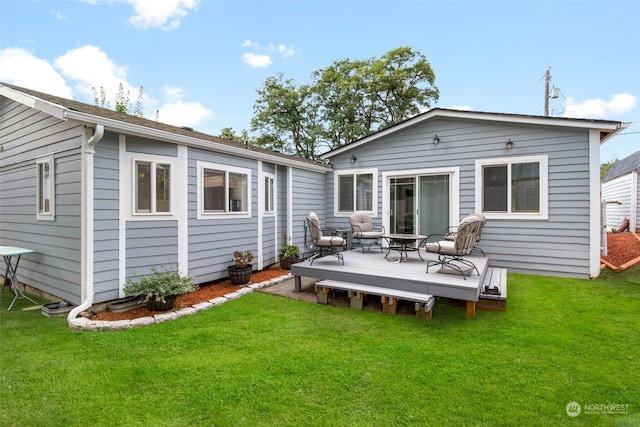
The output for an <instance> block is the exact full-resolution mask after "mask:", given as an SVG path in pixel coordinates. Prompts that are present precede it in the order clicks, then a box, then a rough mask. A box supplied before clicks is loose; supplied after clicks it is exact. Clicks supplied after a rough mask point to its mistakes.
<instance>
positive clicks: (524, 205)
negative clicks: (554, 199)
mask: <svg viewBox="0 0 640 427" xmlns="http://www.w3.org/2000/svg"><path fill="white" fill-rule="evenodd" d="M511 211H512V212H540V167H539V163H538V162H534V163H516V164H513V165H511Z"/></svg>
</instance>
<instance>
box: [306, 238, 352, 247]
mask: <svg viewBox="0 0 640 427" xmlns="http://www.w3.org/2000/svg"><path fill="white" fill-rule="evenodd" d="M313 243H314V244H315V245H316V246H320V247H331V246H344V245H345V244H346V243H347V242H346V241H345V240H344V239H343V238H342V237H338V236H322V237H320V238H319V239H318V240H316V241H315V242H313Z"/></svg>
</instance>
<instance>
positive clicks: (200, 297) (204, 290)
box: [91, 268, 291, 321]
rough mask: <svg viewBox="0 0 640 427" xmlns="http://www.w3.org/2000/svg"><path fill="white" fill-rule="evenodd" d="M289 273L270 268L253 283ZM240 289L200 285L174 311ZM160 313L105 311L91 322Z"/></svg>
mask: <svg viewBox="0 0 640 427" xmlns="http://www.w3.org/2000/svg"><path fill="white" fill-rule="evenodd" d="M289 273H291V272H290V271H288V270H282V269H280V268H269V269H266V270H262V271H258V272H256V273H253V274H251V283H260V282H264V281H266V280H271V279H274V278H276V277H280V276H284V275H287V274H289ZM240 288H242V286H236V285H232V284H231V281H229V280H228V279H227V280H219V281H216V282H212V283H207V284H204V285H200V288H199V289H198V290H197V291H195V292H191V293H188V294H185V295H180V296H179V297H178V298H176V302H175V305H174V306H173V310H174V311H175V310H180V309H181V308H185V307H191V306H192V305H194V304H198V303H200V302H204V301H209V300H212V299H214V298H217V297H221V296H223V295H226V294H230V293H232V292H235V291H237V290H238V289H240ZM158 313H161V312H159V311H151V310H149V309H148V308H147V307H146V306H145V307H141V308H136V309H134V310H129V311H125V312H123V313H113V312H111V311H108V310H105V311H100V312H98V313H96V316H95V317H92V318H91V320H106V321H114V320H130V319H137V318H139V317H146V316H154V315H156V314H158Z"/></svg>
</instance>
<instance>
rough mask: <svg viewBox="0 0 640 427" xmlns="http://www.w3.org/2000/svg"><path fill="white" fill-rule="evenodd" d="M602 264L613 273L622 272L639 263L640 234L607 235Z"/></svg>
mask: <svg viewBox="0 0 640 427" xmlns="http://www.w3.org/2000/svg"><path fill="white" fill-rule="evenodd" d="M601 260H602V262H603V263H604V264H605V265H606V266H607V267H609V268H611V269H612V270H614V271H617V270H624V269H625V268H628V267H631V266H632V265H635V264H637V263H639V262H640V234H638V233H635V234H634V233H609V234H607V256H606V257H602V258H601Z"/></svg>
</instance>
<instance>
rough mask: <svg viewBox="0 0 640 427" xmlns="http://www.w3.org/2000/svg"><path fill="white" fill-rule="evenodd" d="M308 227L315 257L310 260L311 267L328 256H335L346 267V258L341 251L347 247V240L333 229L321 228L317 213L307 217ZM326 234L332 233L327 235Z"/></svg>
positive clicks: (312, 256)
mask: <svg viewBox="0 0 640 427" xmlns="http://www.w3.org/2000/svg"><path fill="white" fill-rule="evenodd" d="M307 225H308V230H309V234H310V236H311V249H312V251H313V255H311V257H310V258H309V265H313V261H315V260H316V259H318V258H322V257H324V256H327V255H333V256H335V257H336V258H338V260H339V261H342V264H343V265H344V257H343V256H342V254H341V253H340V250H341V249H342V248H344V247H345V246H346V245H347V239H346V238H345V237H344V236H343V235H342V234H341V233H340V232H339V231H337V230H335V229H331V228H325V229H323V228H321V227H320V220H319V219H318V215H316V213H315V212H311V213H309V216H308V217H307ZM325 233H330V234H329V235H325Z"/></svg>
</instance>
